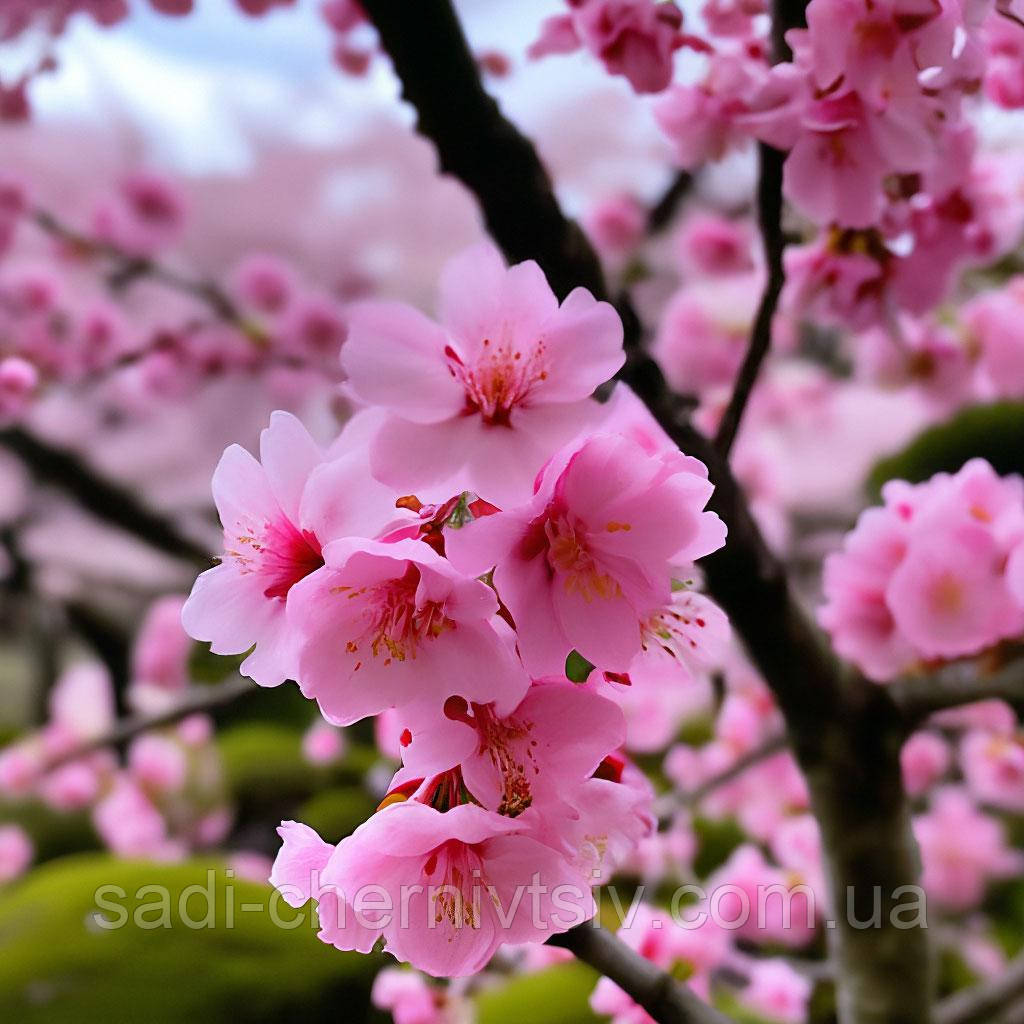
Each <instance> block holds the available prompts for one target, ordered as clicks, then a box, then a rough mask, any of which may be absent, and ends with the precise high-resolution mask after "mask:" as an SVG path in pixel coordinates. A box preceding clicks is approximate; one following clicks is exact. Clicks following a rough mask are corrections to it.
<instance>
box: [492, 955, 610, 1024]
mask: <svg viewBox="0 0 1024 1024" xmlns="http://www.w3.org/2000/svg"><path fill="white" fill-rule="evenodd" d="M596 984H597V974H595V973H594V971H593V970H591V969H590V968H589V967H587V966H586V965H585V964H581V963H579V962H578V961H575V960H574V961H570V962H568V963H564V964H557V965H556V966H554V967H549V968H547V970H544V971H538V972H537V973H535V974H525V975H519V976H517V977H513V978H512V979H510V980H509V981H508V982H506V983H505V984H504V985H501V986H500V987H497V988H489V989H485V990H484V991H483V992H481V993H480V995H479V996H478V997H477V1000H476V1009H477V1024H513V1022H517V1021H528V1022H529V1024H593V1022H595V1021H598V1020H600V1019H601V1018H599V1017H597V1016H596V1015H595V1014H594V1011H593V1010H591V1009H590V1003H589V1001H588V1000H589V999H590V993H591V992H593V990H594V986H595V985H596Z"/></svg>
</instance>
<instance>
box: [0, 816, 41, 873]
mask: <svg viewBox="0 0 1024 1024" xmlns="http://www.w3.org/2000/svg"><path fill="white" fill-rule="evenodd" d="M34 853H35V850H34V848H33V846H32V840H31V839H29V837H28V834H27V833H26V832H25V830H24V829H23V828H21V826H19V825H0V885H3V884H4V883H5V882H10V881H13V880H14V879H15V878H17V877H18V876H19V875H21V874H23V873H24V872H25V870H26V869H27V868H28V866H29V864H31V863H32V857H33V856H34Z"/></svg>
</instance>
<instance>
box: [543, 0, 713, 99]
mask: <svg viewBox="0 0 1024 1024" xmlns="http://www.w3.org/2000/svg"><path fill="white" fill-rule="evenodd" d="M569 6H570V8H571V9H570V11H569V13H567V14H560V15H555V16H553V17H550V18H547V19H546V20H545V21H544V22H543V24H542V25H541V30H540V36H539V38H538V39H537V40H536V41H535V42H534V43H533V44H532V46H531V47H530V49H529V55H530V57H532V58H534V59H536V58H538V57H544V56H547V55H549V54H556V53H572V52H573V51H574V50H578V49H579V48H580V47H581V46H582V47H584V48H586V49H587V50H589V51H590V52H591V53H592V54H593V55H594V56H595V57H597V58H598V59H599V60H600V61H601V62H602V63H603V64H604V66H605V69H606V70H607V72H608V73H609V74H610V75H622V76H623V77H625V78H626V79H627V80H628V81H629V84H630V85H631V86H632V87H633V89H634V90H635V91H636V92H638V93H651V92H661V91H662V90H663V89H664V88H666V86H667V85H668V84H669V82H670V81H671V80H672V55H673V54H674V53H675V51H676V50H677V49H679V47H681V46H683V45H694V46H697V45H701V44H700V43H699V41H698V40H696V39H693V38H692V37H687V36H684V35H683V34H682V31H681V29H682V26H683V12H682V11H681V10H680V9H679V8H678V7H677V6H676V5H675V3H673V2H659V0H569Z"/></svg>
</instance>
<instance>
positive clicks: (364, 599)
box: [288, 539, 529, 725]
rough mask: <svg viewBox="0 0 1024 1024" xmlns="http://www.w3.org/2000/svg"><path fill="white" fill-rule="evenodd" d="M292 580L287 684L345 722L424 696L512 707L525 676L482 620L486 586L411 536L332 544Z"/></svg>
mask: <svg viewBox="0 0 1024 1024" xmlns="http://www.w3.org/2000/svg"><path fill="white" fill-rule="evenodd" d="M323 558H324V560H325V562H326V565H325V566H324V567H323V568H321V569H320V570H318V571H316V572H314V573H313V574H311V575H309V576H308V577H306V579H304V580H303V581H302V582H300V583H297V584H296V585H295V587H294V588H293V591H292V594H291V596H290V598H289V601H288V616H289V629H290V631H291V632H292V633H293V634H294V635H295V636H296V637H298V638H299V640H298V642H299V652H298V673H297V676H296V678H297V680H298V682H299V685H300V687H301V688H302V692H303V693H304V694H305V695H306V696H307V697H315V698H316V700H317V701H318V703H319V704H320V709H321V711H322V712H323V714H324V716H325V717H326V718H327V719H328V721H330V722H333V723H334V724H336V725H347V724H349V723H351V722H355V721H357V720H359V719H360V718H364V717H365V716H367V715H373V714H377V713H378V712H380V711H383V710H384V709H385V708H388V707H395V706H401V705H403V704H409V703H412V702H413V701H416V700H421V699H424V698H426V697H428V696H432V697H433V698H434V699H436V700H437V701H439V702H443V701H444V700H445V699H446V698H448V697H450V696H452V695H454V694H458V695H460V696H462V697H465V698H467V699H469V700H475V701H484V702H485V703H486V702H489V701H498V702H499V703H500V704H501V706H503V707H510V706H514V705H515V704H516V703H517V702H518V700H519V698H520V697H521V696H522V695H523V693H525V691H526V688H527V686H528V685H529V680H528V678H527V677H526V675H525V673H524V672H523V671H522V668H521V667H520V666H519V665H518V663H517V661H516V660H515V658H514V656H513V654H512V652H511V651H510V649H509V648H508V646H507V645H506V643H505V641H504V639H503V638H502V637H501V636H499V634H498V633H497V632H496V631H495V629H494V627H493V626H492V625H491V622H490V620H491V618H492V617H493V616H494V615H495V613H496V612H497V610H498V602H497V599H496V598H495V595H494V592H493V591H492V590H491V589H490V588H489V587H487V586H486V585H485V584H483V583H481V582H480V581H479V580H476V579H472V578H467V577H465V576H462V575H461V574H460V573H459V572H457V571H456V570H455V569H454V568H453V567H452V565H451V563H449V562H448V561H447V560H445V559H444V558H441V557H440V556H439V555H438V554H437V553H436V552H435V551H434V550H433V549H432V548H430V547H429V546H428V545H426V544H424V543H422V542H421V541H418V540H397V541H394V542H392V543H381V542H378V541H363V540H356V539H352V540H344V541H335V542H334V543H332V544H330V545H328V546H327V547H326V548H324V551H323Z"/></svg>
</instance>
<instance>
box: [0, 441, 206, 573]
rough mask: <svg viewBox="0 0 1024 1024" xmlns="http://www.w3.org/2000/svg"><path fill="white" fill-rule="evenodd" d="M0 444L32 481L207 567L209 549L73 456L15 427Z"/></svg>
mask: <svg viewBox="0 0 1024 1024" xmlns="http://www.w3.org/2000/svg"><path fill="white" fill-rule="evenodd" d="M0 446H2V447H4V448H7V449H8V450H9V451H10V452H12V453H13V454H15V455H17V456H18V458H19V459H21V461H22V462H24V463H25V465H26V466H27V467H28V469H29V470H30V471H31V473H32V475H33V476H34V477H35V478H36V480H37V481H39V482H40V483H46V484H51V485H53V486H54V487H57V488H59V489H60V490H62V491H64V492H65V493H66V494H68V495H70V496H71V497H72V498H74V499H75V501H77V502H78V504H79V505H81V506H82V508H84V509H86V510H87V511H89V512H91V513H92V514H93V515H94V516H96V517H97V518H99V519H102V520H103V521H104V522H106V523H109V524H110V525H112V526H116V527H119V528H120V529H122V530H125V531H126V532H128V533H130V534H132V535H133V536H135V537H138V538H139V539H140V540H143V541H145V542H146V543H147V544H149V545H151V546H152V547H154V548H157V549H158V550H160V551H163V552H164V553H165V554H168V555H172V556H174V557H175V558H180V559H182V560H184V561H189V562H193V563H194V564H195V565H197V566H203V567H204V568H205V567H209V565H210V553H209V551H207V550H206V548H204V547H203V546H202V545H201V544H198V543H197V542H196V541H194V540H192V539H191V538H190V537H188V536H186V535H185V534H184V533H182V532H181V530H180V529H179V528H178V526H177V524H175V523H174V522H173V520H171V519H168V518H166V517H164V516H162V515H160V514H159V513H158V512H154V511H153V510H152V509H150V508H148V507H146V506H145V505H143V504H142V503H141V502H140V501H139V499H138V498H137V497H136V496H135V495H134V494H132V492H131V491H129V490H127V489H125V488H123V487H121V486H119V485H118V484H116V483H113V482H111V481H109V480H106V479H105V478H103V477H102V476H100V475H99V474H98V473H96V472H95V471H93V470H92V469H90V468H89V467H88V466H87V465H85V463H84V462H82V461H81V460H80V459H79V458H78V457H77V456H76V455H74V454H73V453H71V452H69V451H66V450H64V449H61V448H55V447H52V446H51V445H48V444H47V443H46V442H45V441H41V440H40V439H39V438H37V437H35V436H34V435H32V434H30V433H28V432H27V431H25V430H22V429H20V428H19V427H8V428H7V429H6V430H0Z"/></svg>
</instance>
